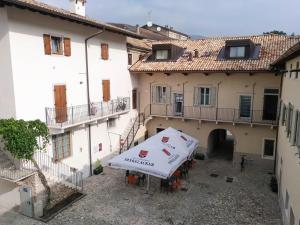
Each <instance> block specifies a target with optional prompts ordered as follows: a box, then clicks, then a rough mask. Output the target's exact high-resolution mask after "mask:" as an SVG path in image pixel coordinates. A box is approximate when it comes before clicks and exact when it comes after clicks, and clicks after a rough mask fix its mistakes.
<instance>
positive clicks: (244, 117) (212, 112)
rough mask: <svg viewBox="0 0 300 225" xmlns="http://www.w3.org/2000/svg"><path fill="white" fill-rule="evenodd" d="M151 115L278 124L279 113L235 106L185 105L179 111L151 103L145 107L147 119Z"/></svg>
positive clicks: (168, 106) (169, 106) (172, 106)
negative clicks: (244, 109)
mask: <svg viewBox="0 0 300 225" xmlns="http://www.w3.org/2000/svg"><path fill="white" fill-rule="evenodd" d="M149 116H164V117H181V118H187V119H197V120H206V121H220V122H233V123H253V124H267V125H269V124H270V125H278V113H275V114H266V113H264V111H263V110H250V111H242V110H240V109H234V108H215V107H198V106H184V107H183V108H182V109H181V110H180V109H179V112H178V111H176V110H175V107H174V105H164V104H150V105H148V106H147V107H146V108H145V118H146V119H147V118H148V117H149Z"/></svg>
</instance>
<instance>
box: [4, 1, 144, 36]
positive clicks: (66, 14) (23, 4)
mask: <svg viewBox="0 0 300 225" xmlns="http://www.w3.org/2000/svg"><path fill="white" fill-rule="evenodd" d="M0 3H3V4H6V5H14V6H17V7H20V8H28V9H30V10H34V11H37V12H41V13H48V14H50V15H53V16H57V17H60V18H63V19H67V20H70V21H73V22H77V23H82V24H85V25H88V26H93V27H97V28H101V29H103V28H105V29H106V30H109V31H112V32H117V33H120V34H124V35H127V36H131V37H135V38H142V37H141V36H140V35H138V34H136V33H134V32H131V31H128V30H125V29H122V28H119V27H116V26H113V25H111V24H108V23H105V22H102V21H99V20H95V19H92V18H89V17H87V16H81V15H78V14H75V13H72V12H70V11H68V10H65V9H62V8H57V7H54V6H50V5H48V4H45V3H42V2H40V1H36V0H0Z"/></svg>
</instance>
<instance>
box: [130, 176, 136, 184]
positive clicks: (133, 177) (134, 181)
mask: <svg viewBox="0 0 300 225" xmlns="http://www.w3.org/2000/svg"><path fill="white" fill-rule="evenodd" d="M128 184H136V177H135V176H134V175H129V176H128Z"/></svg>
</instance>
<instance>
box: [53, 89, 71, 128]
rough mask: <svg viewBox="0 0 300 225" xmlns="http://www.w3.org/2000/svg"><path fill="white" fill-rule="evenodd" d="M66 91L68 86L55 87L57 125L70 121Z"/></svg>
mask: <svg viewBox="0 0 300 225" xmlns="http://www.w3.org/2000/svg"><path fill="white" fill-rule="evenodd" d="M66 90H67V89H66V85H54V101H55V103H54V104H55V120H56V123H63V122H66V121H67V120H68V113H67V93H66Z"/></svg>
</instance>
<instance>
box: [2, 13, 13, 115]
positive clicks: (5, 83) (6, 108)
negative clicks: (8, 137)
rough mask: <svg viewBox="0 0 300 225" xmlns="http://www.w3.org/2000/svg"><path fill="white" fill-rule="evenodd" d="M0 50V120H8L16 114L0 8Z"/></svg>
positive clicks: (5, 22)
mask: <svg viewBox="0 0 300 225" xmlns="http://www.w3.org/2000/svg"><path fill="white" fill-rule="evenodd" d="M0 49H1V51H0V90H1V94H0V108H1V110H0V118H10V117H15V114H16V112H15V100H14V87H13V77H12V70H11V69H12V68H11V54H10V44H9V26H8V19H7V10H6V8H0Z"/></svg>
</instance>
